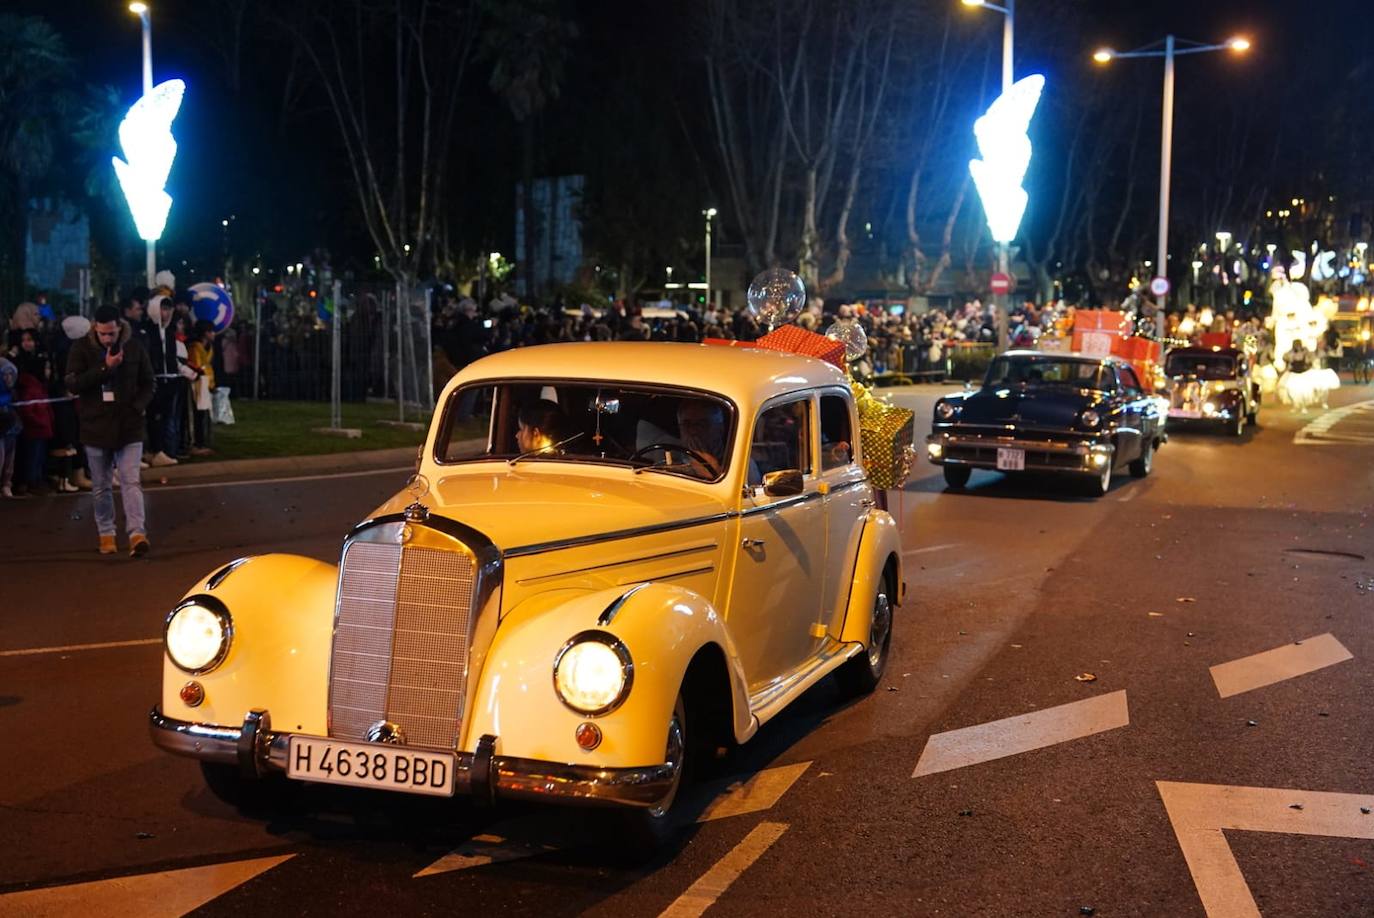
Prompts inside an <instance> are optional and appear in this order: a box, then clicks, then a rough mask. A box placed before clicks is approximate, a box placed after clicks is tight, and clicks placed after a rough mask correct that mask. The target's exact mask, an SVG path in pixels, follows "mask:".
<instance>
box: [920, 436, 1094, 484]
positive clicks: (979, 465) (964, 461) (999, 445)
mask: <svg viewBox="0 0 1374 918" xmlns="http://www.w3.org/2000/svg"><path fill="white" fill-rule="evenodd" d="M998 449H1019V450H1023V451H1024V452H1025V454H1026V469H1025V470H1026V471H1028V472H1031V471H1035V472H1083V473H1085V474H1093V475H1095V474H1098V473H1100V472H1101V471H1102V463H1104V462H1112V454H1113V453H1114V452H1115V449H1114V448H1113V447H1112V446H1111V445H1110V444H1107V443H1098V442H1096V441H1095V440H1090V439H1084V440H1028V439H1021V438H1017V437H995V436H986V435H982V434H960V433H934V434H930V435H929V436H927V437H926V458H928V459H929V460H930V461H931V462H933V463H935V464H936V465H962V466H968V467H969V468H975V469H993V470H996V468H997V450H998ZM1098 457H1105V458H1102V459H1099V458H1098Z"/></svg>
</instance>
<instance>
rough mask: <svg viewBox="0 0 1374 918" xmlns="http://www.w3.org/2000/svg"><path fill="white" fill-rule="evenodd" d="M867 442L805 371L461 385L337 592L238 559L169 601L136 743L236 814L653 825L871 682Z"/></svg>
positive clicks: (696, 350)
mask: <svg viewBox="0 0 1374 918" xmlns="http://www.w3.org/2000/svg"><path fill="white" fill-rule="evenodd" d="M858 433H859V428H858V416H857V414H856V410H855V403H854V398H853V395H852V394H851V391H850V387H849V384H848V381H847V380H846V378H845V376H844V374H843V373H842V372H840V371H839V370H838V369H836V368H835V367H833V366H831V365H830V364H827V363H823V362H821V361H818V360H813V359H810V358H807V357H799V356H795V355H791V354H784V353H776V352H772V351H765V350H759V349H742V348H728V347H720V346H712V345H693V344H669V343H635V342H616V343H586V344H557V345H548V346H542V347H531V348H524V349H519V350H513V351H508V352H505V353H501V354H497V355H494V356H490V357H486V358H484V359H482V360H479V361H477V362H475V363H473V364H471V365H470V366H468V367H467V368H466V369H464V370H463V371H462V372H461V373H459V374H458V375H457V376H456V377H455V378H454V379H453V380H451V381H450V382H449V384H448V385H447V386H446V387H445V389H444V392H443V393H442V396H441V398H440V401H439V407H438V410H436V412H435V416H434V419H433V422H432V424H431V426H430V430H429V433H428V436H427V437H426V440H425V444H424V446H423V447H422V451H421V455H420V459H419V465H418V473H417V475H416V476H415V478H413V479H412V481H411V483H410V484H409V485H408V486H407V488H406V489H405V490H404V491H402V492H401V493H398V494H397V495H395V497H393V498H392V499H391V500H389V501H387V502H386V503H384V504H383V505H382V506H380V507H378V508H377V509H376V510H375V511H374V512H373V513H372V514H370V515H369V516H368V517H367V519H365V520H363V521H362V522H361V523H360V524H358V525H357V526H356V527H355V528H354V529H353V530H352V532H350V533H349V534H348V536H347V538H346V539H345V540H344V543H343V548H342V550H341V552H340V555H339V561H338V564H337V565H335V564H327V563H324V562H321V561H318V560H315V559H312V558H305V557H300V556H296V555H286V554H268V555H259V556H255V557H250V558H241V559H239V560H236V561H234V562H232V563H230V564H227V565H225V566H224V567H222V568H220V569H218V570H216V571H213V572H211V573H210V574H209V575H208V576H207V577H205V578H204V579H203V580H200V581H199V582H197V583H196V584H195V585H194V586H193V587H191V589H190V590H189V591H187V593H186V595H185V597H184V598H183V599H182V600H181V602H179V603H178V604H177V605H176V607H175V608H174V609H172V610H171V612H170V614H169V615H168V616H167V620H166V627H165V642H164V643H165V651H166V653H165V659H164V664H163V688H162V698H161V702H160V703H159V704H158V705H157V706H156V707H154V708H153V710H152V712H151V714H150V720H151V731H152V736H153V739H154V741H155V742H156V743H157V745H159V746H160V747H162V748H163V749H165V750H167V751H169V752H172V753H176V754H178V755H186V756H191V757H194V758H197V759H199V760H200V761H201V763H202V768H203V770H204V773H205V778H206V780H207V783H208V784H209V786H210V788H211V789H212V790H214V791H215V792H216V793H217V794H219V795H221V796H222V797H224V798H226V799H229V800H231V801H233V802H236V803H241V804H242V803H247V802H251V801H253V800H254V799H258V798H260V797H261V796H262V795H264V794H265V793H266V791H267V790H268V789H269V788H270V786H271V785H272V784H273V782H277V783H278V784H280V783H281V782H282V781H283V778H285V779H290V780H296V781H308V782H324V783H331V784H344V785H350V786H354V787H365V788H380V789H384V790H391V791H398V792H403V793H409V794H433V795H442V796H452V795H470V796H472V797H474V798H476V799H477V800H478V801H480V802H490V801H493V800H497V799H502V798H525V799H534V800H542V801H548V802H551V803H572V804H607V805H614V806H619V807H622V808H624V809H625V810H626V811H627V812H633V813H635V814H636V815H635V816H634V817H632V818H633V820H634V821H636V822H638V823H640V824H642V825H646V826H649V827H651V828H652V827H655V826H662V825H664V824H666V823H667V822H668V820H669V819H670V810H671V809H672V806H673V803H674V801H675V800H678V799H679V795H678V790H679V787H680V785H681V783H682V781H683V775H684V773H685V772H686V771H688V770H689V766H690V765H691V763H692V762H693V761H697V759H696V757H697V756H702V755H704V756H706V757H710V756H712V755H713V754H714V753H715V752H716V750H717V749H718V748H721V747H724V748H729V747H730V746H731V745H732V744H734V743H743V742H745V741H746V740H748V739H749V738H750V737H751V736H753V735H754V733H755V732H756V731H757V730H758V729H759V727H760V725H762V724H764V723H766V722H767V721H768V720H769V719H770V718H772V717H774V716H775V715H777V714H778V713H779V712H780V711H781V710H782V709H783V708H784V707H786V706H787V705H788V704H789V703H791V702H792V701H794V700H796V699H797V698H798V697H800V696H801V695H802V693H803V692H805V691H806V689H807V688H809V687H810V686H812V685H814V684H815V683H816V682H817V681H819V680H820V679H822V678H824V677H826V676H828V675H831V674H833V675H835V676H836V677H837V678H838V679H839V680H840V681H841V684H842V686H843V687H844V688H845V689H846V690H847V691H849V692H852V693H856V694H862V693H866V692H870V691H872V690H873V688H874V687H875V686H876V685H877V683H878V681H879V679H880V678H881V677H882V674H883V669H884V666H885V665H886V662H887V657H888V649H889V645H890V642H891V635H892V623H893V614H894V610H895V609H896V607H897V605H898V603H899V602H900V600H901V596H902V593H903V587H904V584H903V580H902V569H901V549H900V540H899V533H898V529H897V525H896V523H895V522H894V521H893V519H892V517H891V516H889V515H888V513H887V512H886V511H884V510H882V509H880V508H878V507H875V492H874V490H873V488H872V486H871V485H870V483H869V479H868V476H867V474H866V473H865V471H864V467H863V465H862V463H861V461H860V460H861V459H862V457H861V456H860V455H859V449H860V446H859V442H860V441H859V436H858Z"/></svg>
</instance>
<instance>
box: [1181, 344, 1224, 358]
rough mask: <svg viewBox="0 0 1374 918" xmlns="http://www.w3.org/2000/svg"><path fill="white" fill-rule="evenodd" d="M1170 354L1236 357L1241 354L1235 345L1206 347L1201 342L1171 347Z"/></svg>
mask: <svg viewBox="0 0 1374 918" xmlns="http://www.w3.org/2000/svg"><path fill="white" fill-rule="evenodd" d="M1169 353H1170V354H1224V355H1226V356H1227V357H1235V356H1238V355H1239V354H1240V349H1239V348H1234V347H1204V346H1203V345H1201V344H1190V345H1187V346H1186V347H1174V348H1170V349H1169Z"/></svg>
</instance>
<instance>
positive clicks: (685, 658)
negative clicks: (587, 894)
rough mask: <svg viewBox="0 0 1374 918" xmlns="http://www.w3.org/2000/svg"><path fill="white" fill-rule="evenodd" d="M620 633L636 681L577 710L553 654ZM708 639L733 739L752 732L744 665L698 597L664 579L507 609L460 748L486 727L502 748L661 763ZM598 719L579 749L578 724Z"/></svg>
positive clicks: (593, 760)
mask: <svg viewBox="0 0 1374 918" xmlns="http://www.w3.org/2000/svg"><path fill="white" fill-rule="evenodd" d="M588 631H591V632H601V633H604V634H609V635H611V636H613V637H615V638H617V639H618V640H619V641H620V642H621V643H622V644H623V645H624V646H625V648H626V649H627V650H628V651H629V655H630V659H631V663H632V670H633V674H632V680H633V682H632V685H631V687H630V691H629V693H628V694H627V695H626V696H625V699H624V701H623V702H622V703H621V704H620V705H619V707H616V708H615V709H614V710H612V711H610V712H608V713H606V714H602V715H598V716H588V715H584V714H580V713H578V712H576V711H574V710H572V709H571V708H569V707H568V706H567V705H565V704H564V703H563V701H562V700H561V699H560V698H559V696H558V692H557V690H556V689H555V687H554V676H553V667H554V661H555V659H556V658H557V657H558V654H559V652H560V651H561V650H562V649H563V647H564V646H565V645H566V644H568V643H569V641H570V640H571V639H572V638H573V637H575V636H576V635H578V634H581V633H582V632H588ZM712 645H714V646H715V647H717V648H719V650H720V651H721V654H722V655H723V657H724V659H725V663H726V670H727V682H728V684H727V685H721V686H719V691H720V692H721V693H725V692H728V693H729V695H730V701H731V720H732V727H733V731H734V734H735V739H736V740H739V741H743V740H745V739H747V738H748V737H749V736H750V735H751V734H752V733H753V731H754V729H755V726H756V725H755V724H754V721H753V718H752V717H751V715H750V713H749V705H748V696H747V693H746V689H745V682H744V678H743V671H742V669H741V668H740V664H739V657H738V654H737V653H736V652H735V648H734V644H733V642H732V641H731V640H730V636H729V634H728V632H727V631H726V629H725V626H724V622H723V621H722V620H721V618H720V616H719V615H718V614H717V613H716V611H715V609H714V608H713V607H712V606H711V604H710V602H708V601H707V600H706V599H705V598H703V597H702V596H701V595H699V594H697V593H695V592H693V591H692V590H689V589H686V588H684V587H681V586H677V585H674V584H669V583H644V584H638V585H633V586H617V587H612V588H610V589H605V590H597V591H595V592H584V591H577V590H557V591H554V592H551V593H547V594H540V595H538V596H533V597H531V598H529V599H527V600H525V601H524V602H522V603H521V604H520V605H518V606H516V607H515V608H513V609H511V610H509V611H508V612H507V613H506V615H505V616H504V617H503V618H502V620H501V625H500V627H499V628H498V629H497V631H496V635H495V637H494V639H493V641H492V645H491V649H490V650H489V651H488V654H487V659H486V663H485V665H484V666H483V670H482V674H481V678H480V679H479V681H478V689H477V697H476V698H475V699H474V701H473V703H472V704H471V705H470V706H469V712H470V713H469V716H468V723H467V725H466V727H465V729H464V733H465V736H464V740H463V748H465V749H469V748H472V747H473V745H474V744H475V743H476V741H477V739H478V738H479V737H480V736H482V735H483V734H491V735H493V736H495V737H496V738H497V741H496V751H497V753H498V754H499V755H506V756H519V757H522V758H531V759H542V760H547V761H560V762H577V763H584V764H595V765H602V766H605V767H608V768H610V767H634V766H641V765H648V764H654V763H661V762H662V761H663V756H664V749H665V747H666V745H667V730H668V722H669V720H670V719H671V717H672V713H673V706H674V704H675V703H676V700H677V695H678V691H679V689H680V688H681V687H682V684H683V680H684V678H685V677H686V675H687V668H688V666H689V665H690V664H691V663H692V661H693V660H694V659H695V658H696V656H697V654H698V652H699V651H701V650H702V649H703V648H707V647H710V646H712ZM584 722H592V723H595V724H596V725H597V726H598V727H599V728H600V729H601V733H602V740H601V743H600V745H598V746H597V747H596V748H595V749H594V750H590V751H588V750H584V749H582V748H580V747H579V746H578V744H577V742H576V740H575V737H574V731H575V730H576V729H577V727H578V725H580V724H582V723H584Z"/></svg>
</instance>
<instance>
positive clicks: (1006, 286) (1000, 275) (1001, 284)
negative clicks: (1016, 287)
mask: <svg viewBox="0 0 1374 918" xmlns="http://www.w3.org/2000/svg"><path fill="white" fill-rule="evenodd" d="M1011 287H1012V279H1011V275H1010V274H1007V273H1005V272H1003V271H998V272H997V273H995V274H993V275H992V278H991V279H990V280H989V281H988V289H989V290H991V291H992V292H993V293H995V294H997V295H998V296H1003V295H1005V294H1008V293H1011Z"/></svg>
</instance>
